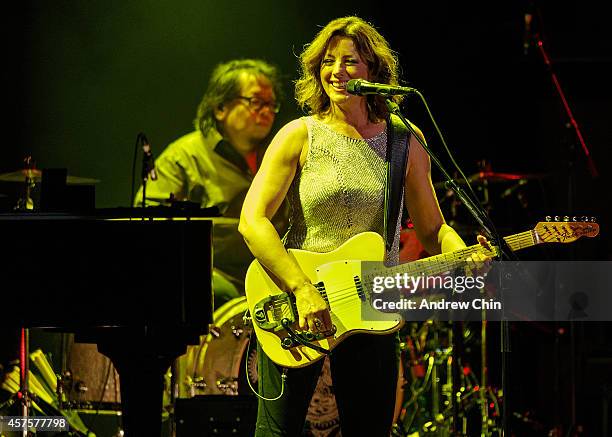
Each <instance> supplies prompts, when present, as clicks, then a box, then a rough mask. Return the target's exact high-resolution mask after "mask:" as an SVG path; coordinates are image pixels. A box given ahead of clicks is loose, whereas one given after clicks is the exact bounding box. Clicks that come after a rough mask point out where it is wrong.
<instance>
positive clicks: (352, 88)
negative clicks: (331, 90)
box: [346, 79, 361, 94]
mask: <svg viewBox="0 0 612 437" xmlns="http://www.w3.org/2000/svg"><path fill="white" fill-rule="evenodd" d="M360 87H361V83H360V81H359V79H351V80H349V81H348V82H347V83H346V90H347V91H348V92H349V93H351V94H359V89H360Z"/></svg>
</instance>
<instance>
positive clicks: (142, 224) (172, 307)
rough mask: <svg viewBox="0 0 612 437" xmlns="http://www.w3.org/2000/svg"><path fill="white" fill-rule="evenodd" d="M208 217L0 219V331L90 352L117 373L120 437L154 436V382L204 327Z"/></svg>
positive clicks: (143, 214) (111, 213)
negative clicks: (83, 345) (59, 340)
mask: <svg viewBox="0 0 612 437" xmlns="http://www.w3.org/2000/svg"><path fill="white" fill-rule="evenodd" d="M211 213H213V212H211V211H206V210H203V211H200V212H198V213H195V214H194V213H193V212H191V213H190V214H188V215H185V214H181V216H178V215H177V213H176V212H173V211H169V210H167V209H165V210H157V209H154V208H147V210H144V209H141V208H139V209H132V208H121V209H112V210H96V211H95V212H94V213H92V214H86V215H75V214H60V213H56V214H52V213H22V214H3V215H0V238H1V240H2V250H1V251H0V284H1V287H2V289H3V291H2V305H3V306H4V307H5V310H4V311H3V312H2V319H1V320H0V325H2V326H5V327H22V328H32V327H43V328H53V329H56V330H61V331H65V332H74V333H75V337H76V338H79V341H82V342H91V343H97V344H98V350H99V351H100V352H101V353H103V354H105V355H107V356H108V357H109V358H110V359H111V360H112V362H113V364H114V366H115V368H116V369H117V371H118V373H119V377H120V386H121V398H122V413H123V428H124V431H125V435H126V436H127V437H144V436H146V437H150V436H156V435H157V436H159V435H160V434H161V409H162V389H163V373H164V372H165V371H166V370H167V369H168V367H169V366H170V364H171V363H172V362H173V361H174V360H175V359H176V358H177V357H178V356H180V355H182V354H184V353H185V351H186V347H187V345H189V344H198V343H199V337H200V335H202V334H206V333H207V332H208V327H209V324H210V323H212V312H213V298H212V295H213V294H212V285H211V284H212V275H211V272H212V221H213V220H215V219H214V218H212V217H210V214H211ZM34 248H35V250H34Z"/></svg>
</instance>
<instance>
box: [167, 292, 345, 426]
mask: <svg viewBox="0 0 612 437" xmlns="http://www.w3.org/2000/svg"><path fill="white" fill-rule="evenodd" d="M246 310H247V302H246V297H244V296H241V297H238V298H235V299H232V300H230V301H229V302H227V303H226V304H224V305H223V306H221V307H220V308H219V309H218V310H216V311H215V312H214V314H213V320H214V325H213V326H212V327H211V329H210V333H209V334H208V335H206V336H202V337H201V338H200V341H201V342H200V344H199V345H197V346H188V349H187V353H186V354H185V355H183V356H181V357H179V358H178V359H177V361H176V363H175V365H174V372H175V378H174V379H175V381H176V382H175V394H176V395H177V397H180V398H189V397H193V396H196V395H251V396H253V397H254V398H255V394H254V393H253V391H252V390H251V388H250V387H249V381H250V383H251V385H252V386H253V388H254V389H257V379H258V377H257V347H256V345H255V344H254V342H253V344H250V338H252V339H253V340H255V334H254V332H253V327H252V326H251V325H250V323H246V322H245V320H244V319H243V317H244V314H245V312H246ZM247 376H248V381H247ZM339 422H340V421H339V418H338V409H337V406H336V401H335V398H334V394H333V391H332V387H331V372H330V368H329V360H328V359H327V358H325V363H324V365H323V369H322V371H321V376H320V377H319V381H318V383H317V387H316V389H315V392H314V394H313V396H312V400H311V403H310V407H309V409H308V413H307V416H306V427H307V431H306V434H305V435H308V436H316V437H331V436H339V435H340V426H339Z"/></svg>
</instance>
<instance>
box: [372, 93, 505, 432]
mask: <svg viewBox="0 0 612 437" xmlns="http://www.w3.org/2000/svg"><path fill="white" fill-rule="evenodd" d="M414 92H415V93H416V94H418V95H419V97H421V99H423V96H422V95H421V94H420V92H418V90H414ZM383 96H384V97H386V99H385V103H386V105H387V109H388V110H389V112H390V113H392V114H395V115H397V116H398V117H399V118H400V120H402V122H403V123H404V125H405V126H406V128H407V129H408V131H410V133H411V134H412V135H413V136H414V138H416V140H417V141H418V142H419V143H420V144H421V146H422V147H423V149H424V150H425V152H427V154H428V155H429V157H430V158H431V161H432V162H433V163H434V164H435V165H436V167H437V168H438V169H439V170H440V172H441V173H442V175H443V176H444V178H445V179H446V187H447V188H450V189H452V190H453V191H455V193H456V194H457V196H458V197H459V199H460V200H461V202H463V204H464V205H465V206H466V208H467V209H468V210H469V211H470V213H471V214H472V216H473V217H474V219H475V220H476V221H477V222H478V224H479V225H480V226H481V228H482V229H483V230H484V231H485V233H486V234H487V237H488V238H489V239H490V240H492V241H493V242H497V244H498V247H499V251H500V253H499V255H498V256H499V257H500V258H506V259H508V260H517V258H516V256H515V255H514V253H513V252H512V250H511V249H510V247H509V246H508V243H506V240H504V239H503V238H502V237H501V236H500V235H499V233H498V231H497V229H496V228H495V225H494V224H493V222H492V221H491V219H490V218H489V217H488V215H487V213H486V212H485V211H484V209H483V208H482V207H481V206H480V205H479V204H478V203H477V202H475V201H474V200H473V199H472V198H471V197H470V196H469V195H468V194H467V193H466V192H465V191H464V190H463V189H462V188H461V187H459V185H458V184H457V183H456V182H455V180H454V179H453V178H451V176H450V174H449V173H448V172H447V171H446V169H445V168H444V166H443V165H442V163H441V162H440V160H439V159H438V157H437V156H436V155H435V154H434V153H433V152H432V151H431V149H430V148H429V147H428V146H427V144H425V141H423V140H422V139H421V138H420V137H419V135H417V134H416V132H415V130H414V128H413V127H412V125H411V124H410V122H409V121H408V120H407V119H406V117H404V115H403V114H402V112H401V111H400V108H399V105H398V104H397V103H395V102H393V101H392V100H391V99H390V98H389V96H388V95H384V94H383ZM423 100H424V99H423ZM500 324H501V338H502V340H501V354H502V393H504V402H503V403H502V430H501V431H502V432H501V436H502V437H505V436H506V435H510V434H509V433H508V429H507V425H508V421H507V418H508V401H507V400H508V398H507V396H508V395H507V389H506V383H507V376H508V375H507V373H508V368H507V365H506V363H507V359H508V356H507V353H508V352H510V337H509V336H510V330H509V329H508V319H507V318H506V316H505V315H503V316H502V320H501V321H500ZM482 389H483V390H486V387H482ZM456 425H457V424H456V423H455V424H453V427H455V426H456ZM453 432H455V430H453Z"/></svg>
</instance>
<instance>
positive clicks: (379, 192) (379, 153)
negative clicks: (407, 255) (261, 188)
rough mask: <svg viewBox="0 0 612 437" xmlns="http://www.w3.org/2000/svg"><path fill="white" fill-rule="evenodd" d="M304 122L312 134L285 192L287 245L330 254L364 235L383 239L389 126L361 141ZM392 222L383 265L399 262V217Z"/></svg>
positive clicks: (310, 118)
mask: <svg viewBox="0 0 612 437" xmlns="http://www.w3.org/2000/svg"><path fill="white" fill-rule="evenodd" d="M302 120H304V122H305V123H306V127H307V130H308V153H307V155H306V160H305V162H304V165H303V167H302V168H301V169H299V168H298V170H297V171H296V175H295V177H294V179H293V181H292V183H291V186H290V187H289V190H288V192H287V201H288V204H289V207H290V212H289V229H288V231H287V233H286V234H285V237H284V239H283V240H284V243H285V246H286V247H287V248H295V249H304V250H309V251H312V252H328V251H330V250H334V249H336V248H338V247H339V246H340V245H342V243H344V242H346V241H347V240H348V239H349V238H351V237H353V236H354V235H357V234H359V233H361V232H366V231H374V232H377V233H378V234H380V235H381V236H383V238H384V214H385V208H384V203H385V184H386V168H385V153H386V148H387V128H388V127H387V128H385V130H384V131H383V132H381V133H380V134H378V135H376V136H374V137H372V138H366V139H360V138H352V137H348V136H346V135H343V134H341V133H339V132H336V131H335V130H333V129H332V128H331V127H329V126H327V125H326V124H324V123H322V122H321V121H319V120H317V119H315V118H314V117H313V116H308V117H302ZM402 203H403V192H402ZM401 211H402V209H401V208H400V214H401ZM391 223H397V227H396V230H395V236H394V238H393V244H392V246H391V251H390V252H389V253H387V254H386V258H385V261H386V263H387V264H397V263H398V262H399V235H400V225H401V223H400V220H396V218H395V217H394V218H391Z"/></svg>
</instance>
